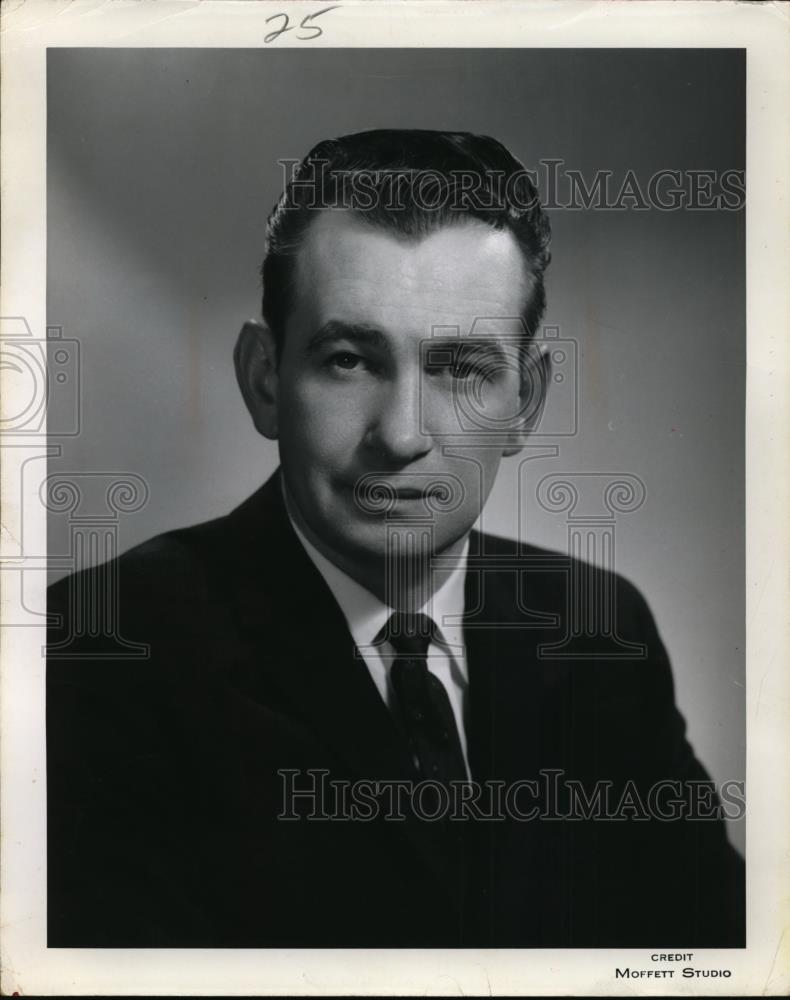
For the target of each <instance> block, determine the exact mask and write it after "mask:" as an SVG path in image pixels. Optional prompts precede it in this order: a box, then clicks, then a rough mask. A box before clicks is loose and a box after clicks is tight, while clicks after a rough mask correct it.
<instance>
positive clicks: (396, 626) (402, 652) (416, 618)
mask: <svg viewBox="0 0 790 1000" xmlns="http://www.w3.org/2000/svg"><path fill="white" fill-rule="evenodd" d="M434 631H435V625H434V623H433V620H432V619H431V618H429V617H428V616H427V615H422V614H407V613H405V612H401V611H396V612H395V614H393V615H392V617H391V618H390V619H389V621H388V622H387V624H386V625H385V626H384V632H383V638H384V639H385V640H386V641H387V642H389V643H391V644H392V647H393V649H394V650H395V652H396V653H397V654H398V656H406V657H413V658H419V659H425V655H426V653H427V652H428V646H429V645H430V642H431V639H432V638H433V635H434Z"/></svg>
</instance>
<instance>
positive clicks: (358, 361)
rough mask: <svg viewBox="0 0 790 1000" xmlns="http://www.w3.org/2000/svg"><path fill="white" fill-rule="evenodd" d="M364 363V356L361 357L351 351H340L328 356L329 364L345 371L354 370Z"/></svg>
mask: <svg viewBox="0 0 790 1000" xmlns="http://www.w3.org/2000/svg"><path fill="white" fill-rule="evenodd" d="M364 363H365V362H364V358H361V357H360V356H359V355H358V354H353V353H352V352H351V351H338V352H337V353H336V354H332V355H331V356H330V357H329V358H327V364H328V365H329V366H330V367H331V368H339V369H340V370H341V371H344V372H352V371H354V370H355V369H357V368H361V367H363V366H364Z"/></svg>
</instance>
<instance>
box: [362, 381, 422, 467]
mask: <svg viewBox="0 0 790 1000" xmlns="http://www.w3.org/2000/svg"><path fill="white" fill-rule="evenodd" d="M421 406H422V394H421V392H420V376H419V375H418V374H415V373H410V374H408V375H407V374H404V375H402V376H400V377H398V378H397V379H393V380H392V381H391V382H390V383H389V384H388V385H387V387H386V390H385V391H384V392H383V393H382V396H381V397H380V398H379V405H378V406H377V408H376V410H375V412H374V414H373V415H372V419H371V423H370V428H369V431H368V435H367V441H368V444H369V446H370V447H371V448H373V449H374V450H376V451H377V452H378V453H379V455H380V456H381V457H382V458H383V459H384V460H385V461H387V462H391V463H392V464H395V465H405V464H407V463H408V462H413V461H415V460H416V459H417V458H420V457H421V456H422V455H424V454H425V453H426V452H428V451H430V448H431V438H430V435H429V434H427V433H425V430H424V427H423V423H424V421H423V420H422V412H421Z"/></svg>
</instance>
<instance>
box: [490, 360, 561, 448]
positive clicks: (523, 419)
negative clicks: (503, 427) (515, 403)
mask: <svg viewBox="0 0 790 1000" xmlns="http://www.w3.org/2000/svg"><path fill="white" fill-rule="evenodd" d="M550 382H551V354H550V353H549V351H547V350H545V349H543V350H541V349H539V348H537V347H535V346H534V345H532V344H530V345H528V347H527V350H526V351H525V352H524V358H523V359H522V365H521V389H520V392H519V418H518V424H517V426H516V427H515V428H514V429H513V431H512V432H511V434H510V435H508V444H507V445H506V447H505V448H503V449H502V454H503V455H504V456H508V455H517V454H518V453H519V452H520V451H521V449H522V448H523V447H524V445H525V444H526V443H527V438H528V437H529V435H530V434H531V433H532V431H534V430H535V428H536V427H537V426H538V424H539V423H540V418H541V416H542V415H543V407H544V406H545V404H546V394H547V392H548V388H549V383H550Z"/></svg>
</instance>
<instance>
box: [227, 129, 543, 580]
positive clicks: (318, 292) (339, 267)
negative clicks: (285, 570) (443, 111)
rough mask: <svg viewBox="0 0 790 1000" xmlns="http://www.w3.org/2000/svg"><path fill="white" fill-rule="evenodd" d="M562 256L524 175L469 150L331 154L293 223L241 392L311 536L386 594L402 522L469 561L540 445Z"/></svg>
mask: <svg viewBox="0 0 790 1000" xmlns="http://www.w3.org/2000/svg"><path fill="white" fill-rule="evenodd" d="M548 244H549V227H548V221H547V219H546V217H545V215H544V214H543V212H542V210H541V207H540V204H539V202H538V198H537V193H536V191H535V188H534V186H533V184H532V182H531V180H530V178H529V176H528V175H527V173H526V171H525V170H524V168H523V167H522V166H521V164H519V163H518V161H517V160H515V159H514V158H513V157H512V156H511V155H510V154H509V153H508V152H507V150H506V149H505V148H504V147H503V146H502V145H501V144H500V143H498V142H496V141H495V140H493V139H489V138H486V137H481V136H473V135H468V134H464V133H444V132H422V131H397V130H392V131H389V130H388V131H376V132H366V133H361V134H359V135H353V136H346V137H343V138H340V139H335V140H329V141H327V142H323V143H320V144H319V145H318V146H316V147H315V148H314V149H313V150H312V151H311V152H310V153H309V154H308V156H307V157H306V158H305V160H304V161H302V163H301V164H300V166H299V167H298V169H297V171H296V172H295V174H294V176H293V178H292V180H291V182H290V183H289V185H288V186H287V188H286V191H285V192H284V194H283V196H282V197H281V199H280V201H279V202H278V204H277V205H276V206H275V208H274V210H273V212H272V214H271V216H270V219H269V227H268V234H267V251H266V258H265V260H264V264H263V268H262V273H263V284H264V296H263V319H264V322H263V323H262V324H257V323H248V324H246V325H245V328H244V329H243V330H242V335H241V337H240V339H239V344H238V347H237V352H236V361H237V369H238V373H239V381H240V384H241V387H242V392H243V393H244V397H245V400H246V402H247V405H248V407H249V409H250V412H251V413H252V416H253V419H254V421H255V425H256V427H257V428H258V430H259V431H260V432H261V433H262V434H264V435H265V436H266V437H269V438H273V439H274V438H277V439H278V441H279V446H280V457H281V462H282V468H283V476H284V481H285V486H286V492H287V495H288V498H289V501H290V505H291V508H292V513H293V515H294V517H295V519H296V520H297V523H298V524H299V526H300V528H302V530H303V531H304V532H305V534H306V535H307V537H308V538H309V539H310V540H311V541H312V542H313V543H314V544H315V545H316V546H317V547H318V548H319V549H320V550H321V551H323V552H324V553H325V554H326V555H327V556H328V557H329V558H330V559H331V560H332V561H333V562H335V563H336V564H337V565H339V566H340V567H341V568H343V569H345V570H346V571H347V572H349V573H350V574H351V575H352V576H355V577H356V578H357V579H362V580H364V582H366V583H367V585H368V586H371V583H372V582H373V581H371V579H370V576H371V574H373V575H374V576H375V575H376V574H377V573H378V574H379V576H380V574H381V564H382V561H383V560H384V559H385V557H386V555H387V551H388V550H387V544H388V543H387V538H388V525H391V524H392V522H393V519H399V520H404V519H405V520H408V519H411V518H415V517H416V518H417V519H418V520H419V518H420V517H422V518H423V520H424V519H425V518H427V519H428V520H429V521H430V522H431V525H432V529H431V530H432V537H433V541H432V545H431V550H432V551H433V552H449V551H452V550H453V547H454V546H458V545H459V544H460V543H461V542H462V540H463V539H464V538H465V536H466V534H467V533H468V531H469V529H470V528H471V527H472V525H473V524H474V522H475V520H476V519H477V516H478V515H479V513H480V510H481V509H482V506H483V504H484V503H485V500H486V498H487V496H488V493H489V491H490V489H491V487H492V485H493V482H494V477H495V475H496V471H497V468H498V466H499V462H500V460H501V457H502V455H503V454H513V453H515V452H516V451H518V450H519V448H520V447H521V446H522V444H523V440H524V437H525V435H526V434H527V433H528V432H529V430H530V429H531V427H532V426H534V423H535V421H536V419H537V417H538V415H539V411H540V404H541V402H542V394H543V388H544V386H545V377H544V376H545V371H544V370H543V368H542V365H543V361H542V360H541V361H537V363H536V356H535V354H534V352H531V351H530V350H529V348H528V342H529V339H530V338H531V337H532V335H533V334H534V333H535V331H536V329H537V326H538V324H539V322H540V318H541V316H542V313H543V309H544V306H545V294H544V290H543V272H544V270H545V267H546V265H547V263H548V260H549V251H548ZM382 497H384V498H385V499H386V500H387V503H384V504H383V505H382V503H381V502H379V501H381V499H382ZM372 589H380V588H378V587H375V586H374V587H373V588H372Z"/></svg>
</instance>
